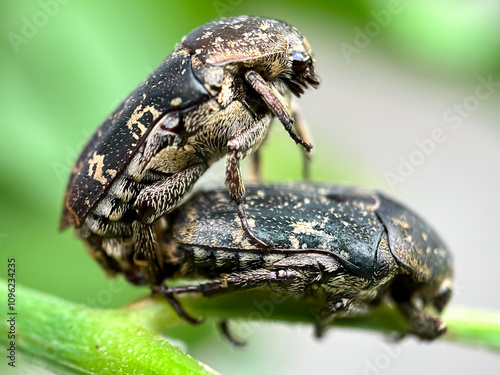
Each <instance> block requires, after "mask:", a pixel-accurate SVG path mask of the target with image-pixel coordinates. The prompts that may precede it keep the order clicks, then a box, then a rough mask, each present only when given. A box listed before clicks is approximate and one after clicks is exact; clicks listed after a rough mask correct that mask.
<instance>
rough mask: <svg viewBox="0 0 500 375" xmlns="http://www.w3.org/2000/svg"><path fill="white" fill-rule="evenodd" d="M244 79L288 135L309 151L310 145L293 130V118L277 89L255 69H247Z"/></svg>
mask: <svg viewBox="0 0 500 375" xmlns="http://www.w3.org/2000/svg"><path fill="white" fill-rule="evenodd" d="M245 79H246V81H247V82H248V83H249V84H250V86H252V88H253V89H254V90H255V91H256V92H257V93H258V94H259V95H260V97H261V98H262V100H264V102H265V103H266V104H267V106H268V107H269V109H270V110H271V112H273V114H274V115H275V116H276V117H277V118H278V119H279V120H280V121H281V123H282V124H283V126H284V127H285V129H286V131H287V132H288V134H289V135H290V137H291V138H292V139H293V140H294V141H295V142H296V143H298V144H300V145H301V146H302V147H303V148H304V149H305V150H306V151H307V152H309V151H311V149H312V145H311V144H310V143H307V142H306V141H305V140H304V139H302V138H301V136H300V135H299V134H297V133H296V132H295V131H294V129H293V127H292V125H293V123H294V121H295V120H294V118H293V117H292V115H291V113H290V111H289V109H288V108H287V105H286V103H285V102H284V100H283V97H282V95H280V93H279V92H278V90H276V88H274V87H273V86H272V85H270V84H269V83H267V82H266V81H265V80H264V78H262V77H261V76H260V74H259V73H257V72H256V71H253V70H249V71H248V72H246V74H245Z"/></svg>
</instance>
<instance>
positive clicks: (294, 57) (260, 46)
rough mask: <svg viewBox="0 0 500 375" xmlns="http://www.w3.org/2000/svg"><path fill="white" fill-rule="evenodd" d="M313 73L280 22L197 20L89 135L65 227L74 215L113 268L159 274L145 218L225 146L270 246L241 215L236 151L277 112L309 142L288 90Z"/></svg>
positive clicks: (175, 197)
mask: <svg viewBox="0 0 500 375" xmlns="http://www.w3.org/2000/svg"><path fill="white" fill-rule="evenodd" d="M318 84H319V79H318V76H317V74H316V71H315V65H314V61H313V58H312V53H311V49H310V47H309V44H308V43H307V41H306V39H305V38H304V37H303V36H302V35H301V34H300V33H299V32H298V30H297V29H295V28H294V27H292V26H289V25H287V24H286V23H284V22H281V21H277V20H273V19H267V18H261V17H247V16H241V17H229V18H223V19H219V20H216V21H213V22H209V23H207V24H205V25H202V26H200V27H198V28H197V29H195V30H193V31H192V32H190V33H189V34H188V35H187V36H186V37H184V38H183V39H182V41H181V43H180V44H178V45H177V46H176V48H175V50H174V51H173V52H172V53H171V54H170V55H169V56H168V57H167V58H166V59H165V60H164V61H163V62H162V64H161V65H160V66H159V67H158V68H157V69H156V70H155V71H154V72H153V73H152V74H151V75H150V76H149V77H148V78H147V79H146V80H145V82H144V83H142V84H141V85H140V86H139V87H138V88H137V89H136V90H134V91H133V92H132V93H131V94H130V96H129V97H128V98H127V99H126V100H124V101H123V102H122V103H121V104H120V105H119V106H118V108H117V109H116V110H115V111H114V112H113V113H112V114H111V115H110V116H109V117H108V118H107V119H106V121H105V122H104V123H103V124H102V125H101V126H100V127H99V128H98V129H97V130H96V131H95V133H94V134H93V135H92V136H91V138H90V140H89V141H88V143H87V144H86V146H85V147H84V149H83V151H82V152H81V154H80V156H79V157H78V159H77V161H76V163H75V165H74V167H73V169H72V171H71V175H70V178H69V182H68V186H67V191H66V195H65V199H64V211H63V215H62V220H61V229H64V228H66V227H67V226H73V227H75V228H76V231H77V235H78V236H79V237H80V238H82V239H83V240H84V242H85V243H86V244H87V247H88V248H89V251H90V253H91V254H92V255H93V257H94V258H95V259H96V260H97V261H98V262H99V263H100V264H101V266H102V267H103V268H104V269H105V270H106V271H107V272H108V273H109V274H111V275H113V274H116V273H118V272H124V273H125V274H126V275H127V276H128V277H129V278H131V279H133V280H132V281H134V282H136V283H148V284H150V285H155V286H158V285H159V284H160V283H161V276H160V275H161V273H162V271H161V267H162V260H161V259H160V257H161V256H160V255H159V254H158V244H157V241H156V237H155V233H154V232H153V229H152V225H153V224H154V223H155V221H156V220H157V219H158V218H159V217H161V216H162V215H164V214H166V213H168V212H169V211H171V210H173V209H174V208H175V207H176V205H177V204H178V203H179V202H180V201H181V199H182V198H183V197H185V196H186V194H188V193H189V191H190V190H191V188H192V187H193V185H194V183H195V182H196V181H197V180H198V178H199V177H200V176H201V175H202V174H203V173H204V172H205V171H206V170H207V169H208V168H209V167H210V165H212V164H213V163H214V162H215V161H216V160H218V159H220V158H222V157H224V156H226V185H227V186H228V188H229V192H230V197H231V200H232V201H235V202H236V204H237V212H238V216H239V218H240V221H241V225H242V227H243V228H244V230H245V232H246V234H247V235H248V236H249V237H250V238H251V239H252V240H253V241H254V242H256V243H257V244H258V245H259V246H261V247H266V246H268V245H269V244H267V243H265V242H263V241H262V240H260V239H259V238H258V236H255V235H254V234H253V232H252V230H251V229H250V227H249V225H248V222H247V219H246V214H245V209H244V203H245V188H244V185H243V182H242V178H241V172H240V167H239V161H240V160H241V159H243V158H245V157H246V156H247V155H249V154H251V153H253V152H255V151H256V150H257V149H258V147H259V145H260V144H261V142H262V141H263V139H264V138H265V137H266V134H267V132H268V129H269V125H270V122H271V119H272V118H273V117H277V118H278V119H279V120H280V121H281V122H282V124H283V125H284V126H285V128H286V130H287V131H288V133H289V134H290V136H291V137H292V138H293V139H294V140H295V142H297V143H299V144H301V145H302V146H303V147H304V149H305V150H306V151H310V149H311V147H312V146H311V145H310V144H309V143H307V142H306V141H307V138H308V135H307V132H306V131H305V129H304V127H303V125H302V124H301V123H299V122H295V123H294V117H293V116H294V114H295V112H294V110H293V106H292V102H291V94H294V95H296V96H300V94H302V93H303V92H304V90H305V89H306V88H307V86H308V85H311V86H313V87H317V86H318ZM292 125H293V126H294V127H295V130H296V131H295V130H294V129H293V127H292ZM299 134H300V135H302V137H301V136H300V135H299ZM304 139H305V140H304ZM136 266H138V267H139V268H140V269H141V270H142V272H141V274H142V275H143V277H142V278H141V279H140V280H139V279H134V276H133V275H136V274H138V273H137V272H135V271H134V272H132V271H130V270H132V269H133V270H135V269H136ZM129 271H130V272H129Z"/></svg>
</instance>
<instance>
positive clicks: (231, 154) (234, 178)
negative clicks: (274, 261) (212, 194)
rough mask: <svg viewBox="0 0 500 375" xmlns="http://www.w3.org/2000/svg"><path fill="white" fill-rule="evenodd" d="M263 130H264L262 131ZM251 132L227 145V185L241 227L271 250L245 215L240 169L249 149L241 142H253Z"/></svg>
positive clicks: (243, 190)
mask: <svg viewBox="0 0 500 375" xmlns="http://www.w3.org/2000/svg"><path fill="white" fill-rule="evenodd" d="M260 130H263V129H260ZM249 133H250V132H247V133H243V134H240V137H238V138H237V137H233V138H231V139H230V140H229V142H228V144H227V149H228V152H227V157H226V185H227V186H228V188H229V194H230V196H231V200H233V201H235V202H236V205H237V208H238V217H239V218H240V221H241V226H242V227H243V230H244V231H245V233H246V234H247V236H248V237H250V238H251V239H252V240H253V241H254V242H255V243H257V244H258V245H259V246H260V247H264V248H269V247H271V245H270V244H269V245H268V244H267V243H265V242H264V241H262V240H261V239H259V238H258V237H257V236H256V235H255V234H253V232H252V230H251V229H250V225H249V224H248V220H247V216H246V213H245V185H243V180H242V178H241V169H240V159H241V158H242V154H243V151H245V150H246V149H248V148H247V147H245V146H244V145H242V143H241V142H240V139H241V140H246V139H248V140H251V139H252V138H253V137H252V136H248V135H249Z"/></svg>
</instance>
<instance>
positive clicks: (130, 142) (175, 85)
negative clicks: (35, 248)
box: [61, 54, 210, 229]
mask: <svg viewBox="0 0 500 375" xmlns="http://www.w3.org/2000/svg"><path fill="white" fill-rule="evenodd" d="M209 98H210V97H209V94H208V92H207V91H206V89H205V88H204V87H203V85H202V84H201V83H200V82H199V81H198V80H197V79H196V78H195V75H194V73H193V70H192V66H191V57H190V55H189V54H172V55H170V56H169V57H167V58H166V59H165V61H163V63H162V64H161V65H160V66H159V67H158V68H157V69H156V70H155V71H154V72H153V73H152V74H151V75H150V76H149V77H148V78H147V79H146V80H145V81H144V82H143V83H142V84H141V85H140V86H139V87H138V88H137V89H136V90H134V91H133V92H132V93H131V94H130V95H129V97H128V98H127V99H126V100H124V101H123V102H122V103H121V104H120V106H119V107H118V108H117V109H116V110H115V111H114V112H113V113H112V114H111V115H110V116H109V117H108V118H107V119H106V121H105V122H104V123H103V124H102V125H101V126H100V127H99V128H98V129H97V130H96V131H95V132H94V134H93V135H92V137H91V138H90V140H89V141H88V143H87V145H86V146H85V148H84V149H83V151H82V152H81V154H80V156H79V157H78V159H77V161H76V163H75V165H74V167H73V169H72V171H71V176H70V179H69V182H68V186H67V189H66V196H65V200H64V211H63V216H62V220H61V229H63V228H65V227H67V226H68V225H72V226H75V227H78V226H79V225H80V224H81V222H82V220H83V219H84V218H85V216H86V215H87V214H88V213H89V212H90V211H91V210H92V208H93V207H95V205H96V204H97V203H98V202H99V200H100V199H101V198H102V196H103V195H104V194H105V193H106V191H107V190H108V189H109V187H110V186H111V184H112V183H113V182H114V181H115V180H116V178H117V176H118V175H120V173H122V172H123V170H124V169H125V168H126V166H127V165H128V163H129V162H130V160H131V159H132V158H133V156H134V155H135V154H136V153H137V150H138V149H139V147H140V146H141V145H142V143H143V142H144V140H145V139H146V137H147V136H148V134H149V132H150V131H151V129H152V128H153V126H154V124H155V123H156V122H157V121H158V120H159V119H160V118H161V117H163V116H164V115H165V114H166V113H168V112H169V111H172V110H182V109H185V108H188V107H190V106H193V105H195V104H199V103H201V102H204V101H207V100H208V99H209Z"/></svg>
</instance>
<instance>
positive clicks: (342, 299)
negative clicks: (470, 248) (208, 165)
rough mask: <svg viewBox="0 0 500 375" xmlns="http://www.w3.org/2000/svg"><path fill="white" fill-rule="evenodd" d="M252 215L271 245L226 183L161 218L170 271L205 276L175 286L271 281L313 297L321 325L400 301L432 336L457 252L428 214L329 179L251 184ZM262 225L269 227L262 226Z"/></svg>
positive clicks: (291, 294) (274, 286) (250, 285)
mask: <svg viewBox="0 0 500 375" xmlns="http://www.w3.org/2000/svg"><path fill="white" fill-rule="evenodd" d="M247 202H248V205H247V215H248V218H249V223H251V225H252V227H253V229H254V230H255V232H256V234H257V235H258V236H261V237H262V238H264V239H265V240H267V241H272V242H273V243H274V245H275V246H274V248H273V249H271V250H270V251H269V253H267V254H263V253H262V252H261V251H260V250H259V248H258V247H257V246H255V245H253V244H252V243H251V242H250V241H248V239H247V237H246V236H245V235H244V232H243V231H242V229H241V227H240V225H239V223H238V218H237V216H236V214H235V213H234V212H231V211H229V210H228V209H227V205H228V203H229V200H228V198H227V197H226V194H225V192H224V191H223V190H215V191H208V192H204V193H200V194H198V195H196V196H194V197H192V199H191V200H190V201H188V202H187V203H186V204H184V205H183V206H181V207H179V208H177V209H176V210H175V211H174V212H172V213H171V214H169V215H167V216H166V218H165V222H164V223H163V225H164V228H165V227H166V228H167V229H164V230H163V236H162V238H163V240H162V246H161V248H162V252H161V253H162V257H163V259H164V277H165V278H166V279H171V278H196V279H200V278H201V279H202V280H203V279H204V280H205V281H204V282H202V283H201V284H198V283H197V284H194V285H183V286H177V287H172V288H170V289H168V288H167V289H166V290H164V293H165V294H167V295H176V294H179V293H199V294H201V295H202V296H214V295H219V294H223V293H230V292H236V291H245V290H250V289H255V288H267V289H270V290H271V291H272V292H276V293H279V294H281V295H282V296H284V297H288V298H294V299H299V300H303V301H304V302H305V301H310V300H311V299H312V300H314V301H315V302H317V305H320V306H323V307H322V308H319V309H318V311H316V323H317V324H316V328H317V330H316V333H317V335H318V336H319V335H321V334H322V332H323V331H324V329H325V327H327V326H328V324H329V323H330V322H331V321H332V319H333V318H334V317H335V316H354V315H357V314H366V313H369V311H370V310H371V309H372V308H374V307H376V306H379V305H380V304H382V303H388V302H390V301H392V302H393V303H394V302H395V303H396V304H397V305H398V306H399V308H400V309H401V311H402V312H403V314H404V315H405V316H406V317H407V318H408V327H409V333H412V334H415V335H417V336H419V337H420V338H423V339H434V338H436V337H438V336H439V335H440V334H442V333H443V332H444V331H445V328H446V327H445V324H444V323H443V322H442V321H441V320H440V319H439V318H438V317H435V316H432V315H429V314H428V313H427V312H426V309H427V308H428V307H433V308H434V309H435V310H436V311H437V312H441V311H442V310H443V308H444V306H445V305H446V303H447V302H448V300H449V298H450V297H451V291H452V283H453V269H452V257H451V254H450V253H449V251H448V250H447V248H446V246H445V245H444V243H443V242H442V241H441V239H440V238H439V236H438V235H437V234H436V232H435V231H434V230H433V229H432V228H431V227H430V226H429V225H428V224H427V223H426V222H425V221H423V220H422V219H421V218H419V217H418V216H417V215H416V214H414V213H413V212H412V211H410V210H409V209H407V208H405V207H404V206H402V205H400V204H399V203H397V202H395V201H393V200H391V199H389V198H387V197H385V196H384V195H383V194H380V193H378V192H375V191H372V190H367V189H362V188H356V187H346V186H338V185H328V184H288V185H262V186H250V187H247ZM261 228H264V229H261Z"/></svg>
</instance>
